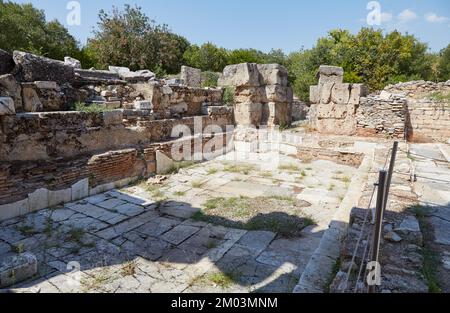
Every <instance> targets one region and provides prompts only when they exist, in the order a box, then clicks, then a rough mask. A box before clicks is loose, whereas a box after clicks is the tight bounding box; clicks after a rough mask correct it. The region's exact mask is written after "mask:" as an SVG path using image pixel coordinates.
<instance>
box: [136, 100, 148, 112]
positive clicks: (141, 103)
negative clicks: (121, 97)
mask: <svg viewBox="0 0 450 313" xmlns="http://www.w3.org/2000/svg"><path fill="white" fill-rule="evenodd" d="M134 108H135V109H136V110H152V109H153V104H152V103H151V102H150V101H147V100H138V101H134Z"/></svg>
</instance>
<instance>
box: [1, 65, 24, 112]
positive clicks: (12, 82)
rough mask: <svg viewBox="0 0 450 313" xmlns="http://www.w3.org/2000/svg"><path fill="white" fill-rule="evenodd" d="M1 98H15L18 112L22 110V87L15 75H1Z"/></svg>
mask: <svg viewBox="0 0 450 313" xmlns="http://www.w3.org/2000/svg"><path fill="white" fill-rule="evenodd" d="M0 96H2V97H11V98H13V100H14V106H15V108H16V112H18V111H19V110H21V109H22V87H21V86H20V84H19V83H18V82H17V81H16V79H15V78H14V76H13V75H11V74H6V75H0Z"/></svg>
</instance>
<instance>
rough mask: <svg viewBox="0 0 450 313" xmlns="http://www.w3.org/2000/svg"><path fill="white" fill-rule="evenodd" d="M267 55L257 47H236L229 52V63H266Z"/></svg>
mask: <svg viewBox="0 0 450 313" xmlns="http://www.w3.org/2000/svg"><path fill="white" fill-rule="evenodd" d="M265 58H266V55H265V54H264V53H263V52H261V51H259V50H256V49H236V50H231V51H230V52H229V53H228V59H227V64H228V65H230V64H240V63H264V62H265Z"/></svg>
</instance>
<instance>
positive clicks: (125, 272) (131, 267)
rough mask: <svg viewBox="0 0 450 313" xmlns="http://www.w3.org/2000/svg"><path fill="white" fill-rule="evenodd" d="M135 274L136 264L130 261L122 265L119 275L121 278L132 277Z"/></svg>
mask: <svg viewBox="0 0 450 313" xmlns="http://www.w3.org/2000/svg"><path fill="white" fill-rule="evenodd" d="M135 273H136V263H135V262H134V261H130V262H127V263H125V264H124V265H122V268H121V271H120V274H121V275H122V276H123V277H126V276H133V275H134V274H135Z"/></svg>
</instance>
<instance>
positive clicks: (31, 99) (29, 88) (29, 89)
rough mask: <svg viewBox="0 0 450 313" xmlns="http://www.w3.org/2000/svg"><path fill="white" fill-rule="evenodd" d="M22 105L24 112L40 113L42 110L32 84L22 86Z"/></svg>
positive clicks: (42, 107)
mask: <svg viewBox="0 0 450 313" xmlns="http://www.w3.org/2000/svg"><path fill="white" fill-rule="evenodd" d="M22 105H23V110H24V111H25V112H42V110H43V109H44V106H43V104H42V102H41V100H40V99H39V96H38V94H37V92H36V89H35V87H34V84H33V85H31V84H22Z"/></svg>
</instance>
